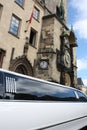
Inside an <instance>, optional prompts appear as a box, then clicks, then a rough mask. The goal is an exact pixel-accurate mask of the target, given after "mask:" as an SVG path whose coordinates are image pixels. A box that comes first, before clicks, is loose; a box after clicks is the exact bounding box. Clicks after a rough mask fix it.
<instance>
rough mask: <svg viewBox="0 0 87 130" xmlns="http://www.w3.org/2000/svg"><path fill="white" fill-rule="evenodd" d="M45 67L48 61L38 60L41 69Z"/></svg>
mask: <svg viewBox="0 0 87 130" xmlns="http://www.w3.org/2000/svg"><path fill="white" fill-rule="evenodd" d="M47 67H48V62H47V61H44V60H43V61H41V62H40V68H42V69H47Z"/></svg>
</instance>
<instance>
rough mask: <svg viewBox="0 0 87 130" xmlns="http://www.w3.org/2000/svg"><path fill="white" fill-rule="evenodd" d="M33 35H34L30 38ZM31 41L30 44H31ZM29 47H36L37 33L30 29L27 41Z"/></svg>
mask: <svg viewBox="0 0 87 130" xmlns="http://www.w3.org/2000/svg"><path fill="white" fill-rule="evenodd" d="M31 33H33V34H34V35H33V36H31V35H32V34H31ZM31 41H32V42H31ZM29 45H31V46H33V47H35V48H36V45H37V31H36V30H35V29H34V28H32V27H31V29H30V39H29Z"/></svg>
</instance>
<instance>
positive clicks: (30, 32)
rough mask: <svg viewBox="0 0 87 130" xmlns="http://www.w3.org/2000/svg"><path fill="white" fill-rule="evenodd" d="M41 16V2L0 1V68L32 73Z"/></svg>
mask: <svg viewBox="0 0 87 130" xmlns="http://www.w3.org/2000/svg"><path fill="white" fill-rule="evenodd" d="M32 12H33V13H34V15H33V20H32ZM43 15H44V9H43V5H41V4H40V3H39V2H35V1H34V0H27V1H26V0H10V1H9V2H8V0H4V1H3V0H0V67H1V68H4V69H7V70H12V71H16V72H19V73H23V74H27V75H32V76H33V75H34V72H33V66H34V59H36V55H37V50H38V45H39V39H40V33H41V25H42V17H43ZM29 20H30V21H29ZM31 22H32V23H31Z"/></svg>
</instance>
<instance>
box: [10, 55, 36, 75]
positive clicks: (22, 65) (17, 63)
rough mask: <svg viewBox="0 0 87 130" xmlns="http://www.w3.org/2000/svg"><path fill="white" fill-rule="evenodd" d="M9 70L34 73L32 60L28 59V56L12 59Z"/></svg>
mask: <svg viewBox="0 0 87 130" xmlns="http://www.w3.org/2000/svg"><path fill="white" fill-rule="evenodd" d="M9 70H11V71H14V72H17V73H21V74H25V75H30V76H33V75H34V74H33V67H32V65H31V63H30V61H28V59H27V58H26V56H21V57H17V58H16V59H14V60H12V61H11V63H10V67H9Z"/></svg>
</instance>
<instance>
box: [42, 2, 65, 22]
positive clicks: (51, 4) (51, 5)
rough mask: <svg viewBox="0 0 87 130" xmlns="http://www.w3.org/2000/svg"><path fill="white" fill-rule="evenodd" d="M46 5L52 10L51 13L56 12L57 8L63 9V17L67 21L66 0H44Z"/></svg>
mask: <svg viewBox="0 0 87 130" xmlns="http://www.w3.org/2000/svg"><path fill="white" fill-rule="evenodd" d="M45 4H46V7H47V8H48V9H49V10H50V11H51V12H52V14H57V12H58V9H59V10H61V9H63V11H64V19H65V21H66V22H67V0H50V2H49V0H45Z"/></svg>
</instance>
